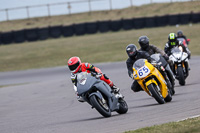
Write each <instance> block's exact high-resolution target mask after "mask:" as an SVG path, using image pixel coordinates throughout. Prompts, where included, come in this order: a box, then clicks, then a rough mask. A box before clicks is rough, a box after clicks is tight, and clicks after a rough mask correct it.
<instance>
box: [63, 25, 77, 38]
mask: <svg viewBox="0 0 200 133" xmlns="http://www.w3.org/2000/svg"><path fill="white" fill-rule="evenodd" d="M62 34H63V36H64V37H69V36H73V35H74V34H75V31H74V25H70V26H63V27H62Z"/></svg>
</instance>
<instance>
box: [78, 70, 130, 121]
mask: <svg viewBox="0 0 200 133" xmlns="http://www.w3.org/2000/svg"><path fill="white" fill-rule="evenodd" d="M77 92H78V94H77V95H78V96H81V97H82V98H83V99H84V100H85V101H86V102H88V103H89V104H90V105H91V106H92V108H95V109H96V110H97V111H98V112H99V113H100V114H101V115H102V116H104V117H110V116H111V112H113V111H116V112H117V113H119V114H125V113H126V112H127V111H128V105H127V103H126V101H125V100H124V98H123V96H122V95H121V94H114V93H113V92H112V90H111V88H110V86H109V85H108V84H106V83H105V82H104V81H102V80H100V79H99V78H98V77H97V76H96V75H94V74H93V75H91V73H87V72H81V73H79V74H77Z"/></svg>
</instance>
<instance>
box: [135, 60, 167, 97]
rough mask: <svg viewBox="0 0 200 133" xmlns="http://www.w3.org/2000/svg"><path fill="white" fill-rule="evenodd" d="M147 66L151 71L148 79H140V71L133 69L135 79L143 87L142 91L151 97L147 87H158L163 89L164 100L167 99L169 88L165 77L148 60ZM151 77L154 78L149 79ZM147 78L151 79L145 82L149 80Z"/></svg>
mask: <svg viewBox="0 0 200 133" xmlns="http://www.w3.org/2000/svg"><path fill="white" fill-rule="evenodd" d="M145 66H146V67H148V69H149V70H150V73H149V74H148V75H147V76H146V77H143V78H140V77H139V75H138V71H137V70H135V69H134V68H133V75H134V79H135V80H137V82H138V83H139V85H140V86H141V87H142V89H143V90H144V91H146V92H147V93H148V94H149V95H150V93H149V90H148V88H147V86H148V85H150V84H155V85H158V86H159V87H160V89H161V95H162V96H163V98H166V96H167V95H168V88H167V85H166V82H165V79H164V77H163V76H162V74H161V73H160V72H159V71H158V70H157V69H156V68H155V67H154V66H153V65H152V64H150V63H149V62H148V61H147V60H145ZM150 76H152V77H154V78H149V77H150ZM147 78H149V79H148V80H147V81H145V79H147ZM155 79H157V80H158V82H157V81H156V80H155ZM144 81H145V82H144Z"/></svg>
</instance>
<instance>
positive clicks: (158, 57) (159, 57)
mask: <svg viewBox="0 0 200 133" xmlns="http://www.w3.org/2000/svg"><path fill="white" fill-rule="evenodd" d="M151 58H153V59H154V60H155V61H156V62H157V63H158V65H162V66H166V65H167V64H168V63H167V61H166V60H165V59H164V57H162V55H161V54H152V55H151Z"/></svg>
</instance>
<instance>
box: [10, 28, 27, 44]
mask: <svg viewBox="0 0 200 133" xmlns="http://www.w3.org/2000/svg"><path fill="white" fill-rule="evenodd" d="M13 38H14V42H15V43H22V42H24V41H26V39H25V32H24V30H19V31H13Z"/></svg>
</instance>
